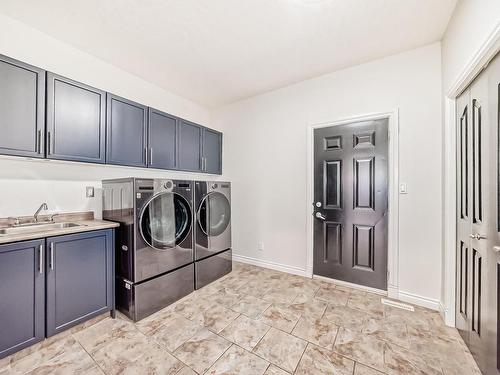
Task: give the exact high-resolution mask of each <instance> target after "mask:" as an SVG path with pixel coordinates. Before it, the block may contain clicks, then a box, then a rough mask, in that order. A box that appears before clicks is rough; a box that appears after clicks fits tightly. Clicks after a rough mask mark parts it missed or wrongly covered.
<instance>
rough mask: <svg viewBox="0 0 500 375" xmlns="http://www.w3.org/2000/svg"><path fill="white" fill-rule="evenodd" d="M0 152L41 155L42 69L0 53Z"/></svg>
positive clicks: (43, 82) (43, 93)
mask: <svg viewBox="0 0 500 375" xmlns="http://www.w3.org/2000/svg"><path fill="white" fill-rule="evenodd" d="M0 88H1V89H0V132H1V134H2V136H1V137H0V154H6V155H17V156H29V157H38V158H43V157H44V156H45V155H44V146H43V145H44V133H45V131H44V129H45V125H44V124H45V71H44V70H42V69H39V68H36V67H34V66H31V65H28V64H24V63H22V62H20V61H16V60H12V59H10V58H8V57H6V56H2V55H0Z"/></svg>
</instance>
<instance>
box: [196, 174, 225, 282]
mask: <svg viewBox="0 0 500 375" xmlns="http://www.w3.org/2000/svg"><path fill="white" fill-rule="evenodd" d="M195 207H196V225H195V228H196V230H195V238H196V245H195V283H196V285H195V287H196V289H199V288H201V287H203V286H205V285H207V284H209V283H211V282H212V281H214V280H216V279H218V278H220V277H222V276H224V275H225V274H227V273H229V272H231V269H232V252H231V184H230V183H229V182H220V181H196V182H195Z"/></svg>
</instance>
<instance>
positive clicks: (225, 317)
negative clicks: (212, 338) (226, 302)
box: [191, 303, 240, 333]
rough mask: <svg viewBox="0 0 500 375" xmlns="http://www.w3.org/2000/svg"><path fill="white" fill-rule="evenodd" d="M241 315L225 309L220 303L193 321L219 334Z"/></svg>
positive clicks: (195, 316)
mask: <svg viewBox="0 0 500 375" xmlns="http://www.w3.org/2000/svg"><path fill="white" fill-rule="evenodd" d="M238 315H240V314H239V313H237V312H236V311H233V310H230V309H227V308H225V307H224V306H222V305H219V304H218V303H214V304H212V305H211V306H210V307H209V308H207V309H206V310H201V311H200V312H199V313H197V314H195V315H194V316H193V317H192V318H191V319H192V320H193V321H194V322H197V323H199V324H201V325H203V326H205V327H207V328H208V329H209V330H211V331H213V332H215V333H219V332H220V331H222V330H223V329H224V328H226V327H227V326H228V325H229V324H230V323H231V322H232V321H233V320H234V319H236V318H237V317H238Z"/></svg>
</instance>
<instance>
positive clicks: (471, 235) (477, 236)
mask: <svg viewBox="0 0 500 375" xmlns="http://www.w3.org/2000/svg"><path fill="white" fill-rule="evenodd" d="M469 237H470V238H472V239H473V240H485V239H486V236H483V235H481V234H479V233H472V234H470V235H469Z"/></svg>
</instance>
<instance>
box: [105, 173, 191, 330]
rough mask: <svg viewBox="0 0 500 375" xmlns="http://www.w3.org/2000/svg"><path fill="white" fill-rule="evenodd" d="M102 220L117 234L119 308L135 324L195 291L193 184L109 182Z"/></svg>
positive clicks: (161, 181) (137, 180)
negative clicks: (114, 225)
mask: <svg viewBox="0 0 500 375" xmlns="http://www.w3.org/2000/svg"><path fill="white" fill-rule="evenodd" d="M102 185H103V219H106V220H111V221H115V222H118V223H120V227H119V228H118V229H117V233H116V236H115V237H116V246H115V251H116V256H115V259H116V283H115V287H116V288H115V290H116V305H117V308H118V309H119V310H120V311H122V312H123V313H124V314H125V315H127V316H128V317H130V318H131V319H133V320H134V321H137V320H140V319H142V318H144V317H146V316H148V315H150V314H152V313H154V312H156V311H158V310H160V309H162V308H164V307H165V306H167V305H169V304H171V303H173V302H175V301H176V300H178V299H180V298H182V297H184V296H185V295H187V294H189V293H191V292H192V291H193V290H194V263H193V262H194V234H193V224H194V211H193V207H194V206H193V205H194V202H193V199H194V183H193V181H180V180H169V179H145V178H127V179H118V180H105V181H103V183H102Z"/></svg>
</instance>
